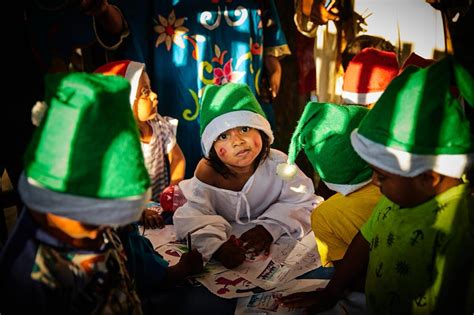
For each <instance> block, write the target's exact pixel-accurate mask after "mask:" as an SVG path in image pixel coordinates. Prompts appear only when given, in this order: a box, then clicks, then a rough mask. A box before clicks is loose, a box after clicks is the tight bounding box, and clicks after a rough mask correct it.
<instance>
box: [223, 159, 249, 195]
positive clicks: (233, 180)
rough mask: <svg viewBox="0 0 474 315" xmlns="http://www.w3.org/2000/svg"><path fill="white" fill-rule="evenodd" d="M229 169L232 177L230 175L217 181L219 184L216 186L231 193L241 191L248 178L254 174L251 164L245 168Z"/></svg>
mask: <svg viewBox="0 0 474 315" xmlns="http://www.w3.org/2000/svg"><path fill="white" fill-rule="evenodd" d="M229 169H230V171H231V172H232V175H230V176H229V177H228V178H224V177H222V180H221V181H219V182H220V183H219V184H218V186H220V188H224V189H228V190H233V191H241V190H242V188H244V186H245V184H246V183H247V181H248V180H249V178H250V177H252V175H253V173H255V166H254V165H253V164H252V165H249V166H247V167H245V168H242V167H229Z"/></svg>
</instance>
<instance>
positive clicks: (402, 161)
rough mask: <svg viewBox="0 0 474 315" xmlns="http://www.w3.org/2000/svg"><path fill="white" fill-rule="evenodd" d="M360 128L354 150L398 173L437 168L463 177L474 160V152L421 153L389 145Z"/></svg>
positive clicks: (354, 136)
mask: <svg viewBox="0 0 474 315" xmlns="http://www.w3.org/2000/svg"><path fill="white" fill-rule="evenodd" d="M357 130H358V128H356V129H355V130H354V131H352V134H351V143H352V146H353V147H354V150H355V151H356V152H357V153H358V154H359V155H360V157H361V158H363V159H364V160H365V161H367V163H369V164H372V165H373V166H375V167H378V168H380V169H382V170H384V171H387V172H389V173H392V174H395V175H400V176H403V177H415V176H417V175H420V174H421V173H423V172H426V171H429V170H433V171H435V172H437V173H439V174H442V175H445V176H449V177H453V178H461V177H462V176H463V175H464V173H465V172H466V170H467V169H468V168H469V167H470V166H471V165H472V163H473V161H474V153H471V154H437V155H421V154H413V153H410V152H406V151H402V150H399V149H395V148H391V147H386V146H384V145H382V144H380V143H377V142H374V141H372V140H370V139H367V138H366V137H364V136H362V135H361V134H359V133H358V132H357Z"/></svg>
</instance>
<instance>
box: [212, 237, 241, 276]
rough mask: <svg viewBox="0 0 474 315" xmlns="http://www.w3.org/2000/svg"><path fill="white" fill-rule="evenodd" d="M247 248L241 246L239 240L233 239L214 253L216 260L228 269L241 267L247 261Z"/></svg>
mask: <svg viewBox="0 0 474 315" xmlns="http://www.w3.org/2000/svg"><path fill="white" fill-rule="evenodd" d="M245 252H246V251H245V248H243V247H242V246H240V245H239V243H238V239H236V238H235V236H234V237H231V238H230V239H228V240H227V242H225V243H224V244H222V245H221V247H219V249H218V250H217V251H216V252H215V253H214V258H215V259H217V260H218V261H220V262H221V263H222V265H223V266H224V267H226V268H227V269H232V268H235V267H238V266H240V265H241V264H242V263H243V262H244V260H245Z"/></svg>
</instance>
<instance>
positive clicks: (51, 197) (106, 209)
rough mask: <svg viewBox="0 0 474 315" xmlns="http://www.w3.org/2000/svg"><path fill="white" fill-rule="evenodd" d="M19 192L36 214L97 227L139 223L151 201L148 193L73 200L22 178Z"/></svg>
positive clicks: (69, 196) (73, 196) (66, 195)
mask: <svg viewBox="0 0 474 315" xmlns="http://www.w3.org/2000/svg"><path fill="white" fill-rule="evenodd" d="M18 190H19V192H20V195H21V198H22V201H23V202H24V203H25V204H26V205H27V206H28V207H29V208H31V209H33V210H35V211H38V212H41V213H53V214H56V215H59V216H63V217H67V218H70V219H73V220H77V221H79V222H82V223H85V224H91V225H97V226H99V225H107V226H122V225H126V224H129V223H132V222H136V221H138V220H139V219H140V215H141V213H142V211H143V209H145V206H146V203H147V201H148V200H149V199H150V197H151V192H150V190H148V191H147V192H146V193H145V194H143V195H140V196H133V197H129V198H123V199H99V198H91V197H83V196H75V195H70V194H65V193H59V192H55V191H52V190H49V189H46V188H43V187H41V186H40V185H39V184H38V183H36V182H35V181H34V180H32V179H30V178H27V177H26V176H25V175H24V174H22V175H21V177H20V180H19V183H18Z"/></svg>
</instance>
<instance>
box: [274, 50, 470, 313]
mask: <svg viewBox="0 0 474 315" xmlns="http://www.w3.org/2000/svg"><path fill="white" fill-rule="evenodd" d="M453 81H454V82H453ZM450 83H454V84H455V85H456V86H457V87H458V88H459V90H460V94H461V95H462V96H463V97H464V98H466V101H467V102H468V103H470V104H474V95H473V94H472V86H473V85H474V80H473V78H472V76H470V74H469V73H468V72H467V71H466V70H465V69H464V68H462V66H460V64H458V63H457V62H456V61H455V60H454V59H453V58H452V57H447V58H445V59H443V60H441V61H440V62H438V63H435V64H433V65H431V66H430V67H428V68H426V69H420V68H414V67H411V68H407V69H405V71H404V72H403V73H402V74H401V75H400V76H399V77H398V78H396V79H395V80H394V81H393V82H392V83H391V84H390V86H389V87H388V88H387V90H386V92H385V93H384V94H383V96H382V97H381V98H380V100H379V101H378V102H377V104H376V105H375V107H374V108H373V109H372V111H371V112H369V113H368V114H367V116H366V117H365V118H364V120H363V121H362V122H361V124H360V126H359V128H358V129H356V130H354V131H353V133H352V136H351V141H352V145H353V147H354V149H355V150H356V152H357V153H358V154H359V155H360V156H361V157H362V158H363V159H364V160H366V161H367V162H368V163H369V164H371V165H372V168H373V170H374V176H373V180H374V183H375V184H376V185H378V186H379V187H380V190H381V192H382V194H383V195H384V197H383V198H382V199H381V200H380V202H379V203H378V204H377V206H376V207H375V209H374V211H373V213H372V216H371V217H370V218H369V220H368V222H367V223H366V224H365V225H364V226H362V228H361V231H360V233H358V234H357V235H356V237H355V238H354V240H353V241H352V243H351V245H350V246H349V249H348V250H347V253H346V255H345V256H344V259H343V261H342V262H341V266H340V268H339V270H338V271H337V272H336V273H335V275H334V277H333V279H332V280H331V281H330V282H329V284H328V286H327V287H326V289H324V290H322V291H318V292H311V293H305V294H297V295H291V296H288V297H285V298H283V299H282V302H283V303H284V304H285V305H287V306H295V307H308V306H311V308H312V311H315V310H316V309H321V308H327V307H330V306H331V305H333V304H334V303H335V301H336V300H337V299H338V298H339V297H340V296H341V295H342V293H343V291H344V289H345V288H347V287H348V285H349V284H350V283H351V282H352V281H353V280H354V278H355V277H356V276H357V275H360V274H365V273H367V277H366V286H365V293H366V296H367V306H368V308H369V311H370V313H372V314H411V313H417V314H418V313H423V314H472V312H473V311H474V300H473V299H472V293H473V292H474V278H473V274H474V235H473V231H474V212H473V211H474V197H473V195H472V194H470V191H469V187H468V185H467V184H466V183H464V182H463V180H462V179H461V177H462V176H463V174H464V173H465V171H466V170H467V169H468V168H469V167H470V166H471V164H472V160H473V158H474V137H473V135H472V134H471V133H470V130H469V123H468V121H467V120H466V118H465V116H464V112H463V110H462V107H461V105H460V103H459V101H458V100H457V99H456V98H455V97H453V96H452V94H451V92H450Z"/></svg>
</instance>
